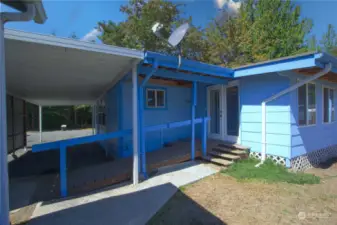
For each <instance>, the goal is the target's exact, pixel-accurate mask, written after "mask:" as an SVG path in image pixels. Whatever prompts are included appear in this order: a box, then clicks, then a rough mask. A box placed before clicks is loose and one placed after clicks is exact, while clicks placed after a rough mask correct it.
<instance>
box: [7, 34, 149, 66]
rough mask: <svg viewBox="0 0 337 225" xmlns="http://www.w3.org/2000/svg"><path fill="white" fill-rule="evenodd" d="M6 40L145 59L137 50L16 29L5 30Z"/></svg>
mask: <svg viewBox="0 0 337 225" xmlns="http://www.w3.org/2000/svg"><path fill="white" fill-rule="evenodd" d="M5 39H10V40H17V41H24V42H32V43H37V44H44V45H51V46H57V47H64V48H74V49H79V50H84V51H92V52H100V53H105V54H111V55H119V56H125V57H131V58H137V59H140V60H142V59H143V58H144V52H143V51H139V50H135V49H128V48H123V47H117V46H112V45H105V44H96V43H91V42H86V41H81V40H75V39H70V38H63V37H55V36H52V35H46V34H38V33H31V32H25V31H20V30H14V29H5Z"/></svg>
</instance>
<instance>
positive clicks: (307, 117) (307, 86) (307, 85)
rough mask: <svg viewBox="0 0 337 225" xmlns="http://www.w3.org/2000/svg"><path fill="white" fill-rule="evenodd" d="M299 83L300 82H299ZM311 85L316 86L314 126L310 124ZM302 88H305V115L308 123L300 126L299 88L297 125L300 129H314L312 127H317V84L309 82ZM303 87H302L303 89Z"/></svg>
mask: <svg viewBox="0 0 337 225" xmlns="http://www.w3.org/2000/svg"><path fill="white" fill-rule="evenodd" d="M298 81H299V80H298ZM309 84H313V85H314V86H315V110H316V114H315V123H313V124H309ZM302 86H305V92H306V95H305V101H306V108H305V114H306V123H305V124H299V101H298V98H299V96H298V92H299V88H300V87H298V88H297V124H298V126H299V127H312V126H316V125H317V84H316V83H314V82H309V83H306V84H303V85H302ZM302 86H301V87H302Z"/></svg>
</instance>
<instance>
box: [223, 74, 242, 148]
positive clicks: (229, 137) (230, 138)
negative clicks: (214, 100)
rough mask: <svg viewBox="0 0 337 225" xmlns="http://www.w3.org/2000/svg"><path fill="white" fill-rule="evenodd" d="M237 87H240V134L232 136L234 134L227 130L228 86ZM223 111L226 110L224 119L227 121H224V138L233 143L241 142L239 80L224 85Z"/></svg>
mask: <svg viewBox="0 0 337 225" xmlns="http://www.w3.org/2000/svg"><path fill="white" fill-rule="evenodd" d="M235 86H236V87H237V88H238V114H239V115H238V123H239V124H238V136H232V135H228V132H227V119H228V118H227V88H230V87H235ZM223 102H224V104H223V112H224V120H225V122H224V123H223V127H224V128H223V131H224V132H223V140H224V141H228V142H231V143H240V133H241V126H240V125H241V123H240V117H241V116H240V114H241V113H240V84H239V81H238V80H235V81H230V82H228V84H227V85H224V87H223Z"/></svg>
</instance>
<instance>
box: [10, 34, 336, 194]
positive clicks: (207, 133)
mask: <svg viewBox="0 0 337 225" xmlns="http://www.w3.org/2000/svg"><path fill="white" fill-rule="evenodd" d="M5 37H6V47H7V48H8V49H10V50H9V51H8V54H7V55H6V68H7V70H8V73H7V83H8V85H7V89H8V93H12V94H13V95H14V94H15V96H18V97H20V98H22V99H24V100H25V101H28V102H32V103H34V104H37V105H40V106H44V105H46V106H47V105H49V106H51V105H76V104H92V105H93V108H94V112H93V115H94V116H93V118H94V124H93V127H94V128H95V129H94V130H95V133H94V134H93V135H92V136H88V137H81V138H72V139H67V140H61V141H57V142H51V143H42V144H37V145H34V146H33V152H39V151H46V150H53V149H58V150H59V151H60V178H61V179H60V180H61V182H60V183H61V195H62V196H66V195H67V177H70V178H69V179H70V180H71V176H72V175H71V174H67V166H66V165H67V159H66V155H67V154H66V152H67V149H68V147H71V146H74V145H80V144H85V143H91V142H99V143H100V144H101V145H102V146H103V147H104V149H105V151H106V154H107V155H110V156H113V157H114V158H115V159H116V160H115V161H116V163H115V164H114V165H117V164H118V165H123V164H124V163H125V165H126V164H127V165H128V166H127V168H128V171H127V172H128V173H127V174H131V172H130V171H131V168H133V172H132V174H133V181H134V183H137V182H138V180H139V179H138V175H139V172H141V173H142V174H143V175H144V176H145V177H146V176H147V173H148V170H149V169H151V165H155V166H156V167H157V168H158V167H160V166H162V165H166V164H165V163H164V164H161V163H159V160H158V159H159V158H160V159H161V160H164V159H165V157H167V156H170V154H172V155H173V154H176V153H177V152H184V154H185V153H186V152H187V153H188V154H187V155H186V154H185V155H184V159H192V160H193V159H195V158H197V157H199V158H200V157H203V158H204V159H207V160H211V161H212V160H216V159H218V158H219V157H217V156H216V155H212V156H209V154H210V153H212V150H213V144H212V143H222V144H221V145H223V144H227V145H228V143H231V146H234V147H238V148H240V147H246V148H248V149H249V150H250V154H251V156H254V157H257V158H259V159H261V161H262V162H263V161H264V160H265V159H266V158H272V159H273V160H274V161H275V162H277V163H280V164H283V165H285V166H287V167H289V168H292V169H294V170H303V169H306V168H309V167H312V166H316V165H318V164H319V163H320V162H323V161H326V160H327V159H329V158H333V157H337V139H336V138H334V135H335V133H336V131H337V124H336V123H335V118H336V112H335V104H336V98H337V96H336V91H335V88H336V82H337V79H336V78H335V76H336V74H337V59H336V58H335V57H332V56H330V55H328V54H326V53H319V52H312V53H306V54H302V55H297V56H292V57H288V58H280V59H276V60H272V61H266V62H262V63H258V64H253V65H247V66H243V67H239V68H224V67H221V66H215V65H209V64H205V63H201V62H197V61H192V60H186V59H181V60H179V59H178V57H175V56H168V55H163V54H159V53H154V52H145V53H144V52H142V51H137V50H132V49H126V48H120V47H114V46H106V45H97V44H94V43H87V42H83V41H78V40H70V39H63V38H58V37H53V36H45V35H39V34H31V33H25V32H19V31H13V30H7V31H6V33H5ZM19 47H20V49H25V51H19V49H18V48H19ZM22 52H27V54H23V53H22ZM16 53H20V54H16ZM28 53H29V54H28ZM32 54H34V55H32ZM50 55H52V56H53V57H54V58H55V60H50V59H49V58H48V57H50ZM54 58H53V59H54ZM16 61H20V63H22V65H23V66H22V68H27V69H26V70H20V68H21V67H18V66H17V65H16V64H15V62H16ZM37 62H39V63H37ZM32 65H34V66H32ZM60 65H62V66H60ZM51 68H55V69H51ZM46 74H48V76H46ZM21 80H22V81H24V82H25V83H24V85H25V88H20V87H22V83H20V82H18V81H21ZM42 84H43V85H42ZM75 89H76V91H74V90H75ZM51 90H53V91H51ZM217 145H219V144H217ZM172 146H176V147H175V148H171V147H172ZM163 149H164V150H165V151H162V150H163ZM164 152H166V153H165V154H164ZM237 153H239V152H236V154H237ZM150 155H156V157H154V158H153V157H152V158H151V157H147V156H150ZM186 157H187V158H186ZM156 160H158V161H156ZM117 161H118V162H119V163H117ZM173 162H175V161H174V160H173ZM215 162H216V161H215ZM132 163H133V166H131V164H132ZM129 170H130V171H129ZM105 171H111V173H113V172H115V168H112V167H111V168H110V167H109V169H106V170H105ZM74 176H75V175H74ZM128 176H129V175H128ZM102 179H103V178H102ZM97 182H98V181H97ZM103 183H104V182H103ZM69 186H70V185H69Z"/></svg>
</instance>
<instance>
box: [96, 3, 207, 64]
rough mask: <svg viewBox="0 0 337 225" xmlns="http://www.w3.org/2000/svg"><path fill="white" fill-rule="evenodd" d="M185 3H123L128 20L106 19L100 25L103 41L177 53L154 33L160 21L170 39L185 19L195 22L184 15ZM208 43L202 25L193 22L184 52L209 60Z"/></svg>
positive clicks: (165, 37) (193, 57) (129, 46)
mask: <svg viewBox="0 0 337 225" xmlns="http://www.w3.org/2000/svg"><path fill="white" fill-rule="evenodd" d="M182 7H184V5H182V4H175V3H173V2H170V1H164V0H152V1H145V0H130V1H129V2H128V4H126V5H123V6H121V8H120V11H121V12H123V13H124V14H126V16H127V19H126V21H125V22H121V23H115V22H112V21H102V22H99V23H98V25H99V27H100V29H101V31H102V35H101V36H100V37H99V38H100V39H101V40H102V42H103V43H105V44H110V45H116V46H122V47H127V48H133V49H139V50H147V51H156V52H162V53H168V54H173V55H177V52H176V50H175V49H173V48H171V47H170V46H169V45H168V44H167V42H166V41H165V40H162V39H160V38H158V37H157V36H155V35H154V34H153V33H152V30H151V28H152V26H153V25H154V24H155V23H156V22H160V23H162V24H163V25H164V28H163V30H162V34H163V37H164V39H167V38H168V37H169V35H170V34H171V32H172V31H173V30H174V29H175V28H176V27H177V26H179V25H181V24H182V23H184V22H187V21H188V22H189V23H190V25H191V24H192V19H191V18H188V19H185V18H181V17H180V15H181V14H182V11H181V9H182ZM206 47H207V43H206V41H205V37H204V33H203V32H202V30H201V28H199V27H195V26H193V25H191V29H190V30H189V32H188V34H187V36H186V38H185V39H184V44H183V45H182V51H183V55H184V57H186V58H189V59H196V60H201V61H205V56H204V55H203V54H204V53H205V52H206Z"/></svg>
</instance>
